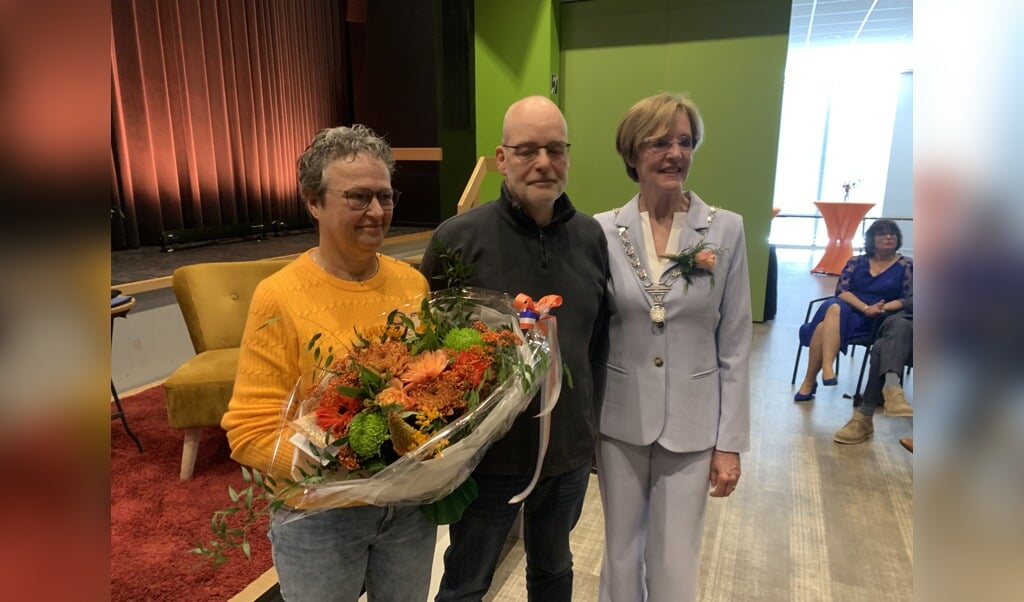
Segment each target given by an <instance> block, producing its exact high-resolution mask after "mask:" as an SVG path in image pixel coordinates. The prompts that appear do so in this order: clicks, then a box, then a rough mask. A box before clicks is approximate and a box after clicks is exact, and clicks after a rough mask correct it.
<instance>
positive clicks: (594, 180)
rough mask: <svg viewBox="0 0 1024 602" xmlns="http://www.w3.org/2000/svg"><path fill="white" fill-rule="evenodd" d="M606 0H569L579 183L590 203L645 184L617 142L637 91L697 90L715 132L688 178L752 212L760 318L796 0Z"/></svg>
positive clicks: (581, 199) (565, 70)
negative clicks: (629, 171)
mask: <svg viewBox="0 0 1024 602" xmlns="http://www.w3.org/2000/svg"><path fill="white" fill-rule="evenodd" d="M721 4H724V3H722V2H719V1H715V0H699V1H697V0H689V1H685V0H684V1H680V0H674V1H670V0H600V1H599V2H580V3H569V4H565V5H563V6H562V8H561V15H560V27H561V49H562V85H563V88H562V107H563V109H564V111H565V115H566V119H567V120H568V122H569V139H570V141H571V142H572V168H571V170H570V176H569V185H568V192H569V195H570V196H571V197H572V200H573V203H574V204H575V205H576V206H577V207H578V208H580V210H582V211H585V212H587V213H590V214H594V213H598V212H600V211H606V210H609V209H612V208H614V207H618V206H621V205H622V204H624V203H625V202H626V201H627V200H628V199H629V198H630V197H632V195H633V194H635V193H636V191H637V186H636V184H635V183H634V182H633V181H632V180H630V179H629V177H628V176H627V175H626V172H625V168H624V166H623V163H622V160H621V158H620V157H619V156H618V154H617V153H616V152H615V128H616V127H617V125H618V122H619V120H620V119H621V118H622V116H623V114H625V112H626V110H627V109H628V108H629V107H630V106H631V105H632V104H633V103H634V102H636V101H637V100H640V99H641V98H643V97H645V96H649V95H652V94H656V93H658V92H661V91H673V92H686V93H688V94H689V95H690V96H691V97H692V98H693V99H694V101H695V102H696V103H697V106H698V107H700V109H701V114H702V115H703V117H704V121H705V127H706V133H705V142H704V143H703V144H702V145H701V148H700V149H699V150H698V151H697V153H696V155H695V156H694V160H693V167H692V169H691V172H690V177H689V179H688V180H687V188H689V189H692V190H694V191H695V192H697V193H698V194H699V195H700V196H701V198H703V199H704V200H705V201H707V202H708V203H709V204H712V205H719V206H721V207H723V208H726V209H730V210H733V211H736V212H738V213H740V214H741V215H743V217H744V226H745V229H746V236H747V252H748V259H749V264H750V278H751V287H750V288H751V304H752V307H753V315H754V319H755V320H761V319H762V317H763V315H764V296H765V287H766V284H767V268H768V230H769V223H770V220H771V208H772V192H773V190H774V178H775V164H776V155H777V151H778V140H779V121H780V114H781V112H782V84H783V73H784V71H785V62H786V50H787V43H788V29H789V10H790V3H789V1H788V0H785V1H782V0H779V1H776V0H765V1H758V2H755V1H750V2H737V3H729V4H728V5H727V6H721Z"/></svg>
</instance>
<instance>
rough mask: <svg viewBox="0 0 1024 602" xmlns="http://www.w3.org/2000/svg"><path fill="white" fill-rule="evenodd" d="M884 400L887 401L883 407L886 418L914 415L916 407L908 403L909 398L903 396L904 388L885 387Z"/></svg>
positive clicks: (896, 386) (883, 391) (897, 386)
mask: <svg viewBox="0 0 1024 602" xmlns="http://www.w3.org/2000/svg"><path fill="white" fill-rule="evenodd" d="M882 399H884V400H885V403H884V404H883V405H882V407H883V408H885V415H886V416H913V415H914V407H913V406H912V405H910V404H909V403H907V396H906V395H904V394H903V387H901V386H899V385H893V386H891V387H883V388H882Z"/></svg>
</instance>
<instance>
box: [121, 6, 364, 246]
mask: <svg viewBox="0 0 1024 602" xmlns="http://www.w3.org/2000/svg"><path fill="white" fill-rule="evenodd" d="M345 8H346V7H345V2H344V0H287V1H286V2H279V1H272V0H262V1H261V0H115V1H114V2H113V4H112V42H111V55H110V64H111V71H112V77H111V82H112V90H111V165H112V176H113V183H112V189H111V197H112V198H111V206H112V211H111V214H112V217H111V220H112V221H111V225H112V244H113V246H114V248H123V247H126V246H127V247H137V246H139V245H140V244H143V245H146V244H157V243H158V242H159V236H160V233H161V232H162V231H164V230H175V229H181V228H200V227H213V226H226V225H235V224H244V223H269V222H270V221H271V220H287V219H295V218H298V217H300V216H301V212H302V211H303V209H302V207H301V204H300V203H299V201H298V192H297V186H296V183H295V167H294V166H295V159H296V157H298V155H299V153H301V152H302V150H303V149H304V148H305V146H306V144H307V143H308V142H309V140H310V139H311V138H312V136H313V133H314V132H316V131H317V130H318V129H320V128H323V127H329V126H335V125H340V124H343V123H349V122H351V114H352V109H351V102H350V100H349V99H350V96H351V82H350V75H349V74H350V68H349V65H348V58H347V49H346V46H347V32H346V27H347V26H346V22H345V21H346V20H345ZM122 214H123V216H122Z"/></svg>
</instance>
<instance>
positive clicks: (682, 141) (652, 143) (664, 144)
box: [644, 134, 697, 155]
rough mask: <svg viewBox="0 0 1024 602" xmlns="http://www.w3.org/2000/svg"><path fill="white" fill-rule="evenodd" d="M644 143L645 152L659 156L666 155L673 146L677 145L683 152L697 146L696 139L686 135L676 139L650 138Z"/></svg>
mask: <svg viewBox="0 0 1024 602" xmlns="http://www.w3.org/2000/svg"><path fill="white" fill-rule="evenodd" d="M644 143H645V144H647V150H649V151H651V152H652V153H655V154H658V155H661V154H665V153H667V152H668V151H669V150H670V149H671V148H672V145H673V144H678V145H679V148H681V149H682V150H684V151H688V150H693V149H694V147H696V146H697V139H696V138H694V137H693V136H690V135H688V134H683V135H682V136H680V137H678V138H668V137H661V138H652V139H648V140H644Z"/></svg>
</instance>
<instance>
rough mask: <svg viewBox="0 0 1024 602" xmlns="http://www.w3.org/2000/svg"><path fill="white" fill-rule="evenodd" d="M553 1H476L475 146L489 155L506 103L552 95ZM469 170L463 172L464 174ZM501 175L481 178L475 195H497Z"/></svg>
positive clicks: (555, 66) (556, 59)
mask: <svg viewBox="0 0 1024 602" xmlns="http://www.w3.org/2000/svg"><path fill="white" fill-rule="evenodd" d="M557 8H558V2H557V0H515V1H514V2H506V1H501V0H476V4H475V5H474V19H475V25H476V34H475V46H474V52H475V54H476V151H477V156H478V157H480V156H489V157H493V156H494V147H496V146H497V145H498V144H501V122H502V120H503V119H504V117H505V110H506V109H507V108H508V106H509V105H510V104H512V103H513V102H515V101H516V100H519V99H520V98H523V97H524V96H530V95H532V94H540V95H542V96H547V97H548V98H551V99H552V100H554V101H555V102H556V103H557V102H559V100H558V96H557V95H552V94H551V93H550V92H551V89H550V85H551V75H552V74H553V73H557V72H558V65H559V49H558V31H557V27H556V18H557V16H556V14H557ZM469 175H470V174H468V173H467V174H466V178H467V179H468V178H469ZM500 186H501V176H500V175H492V176H489V177H488V178H487V180H486V181H485V182H484V186H483V188H482V189H481V191H480V198H481V199H486V200H490V199H493V198H495V197H497V196H498V190H499V188H500Z"/></svg>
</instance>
